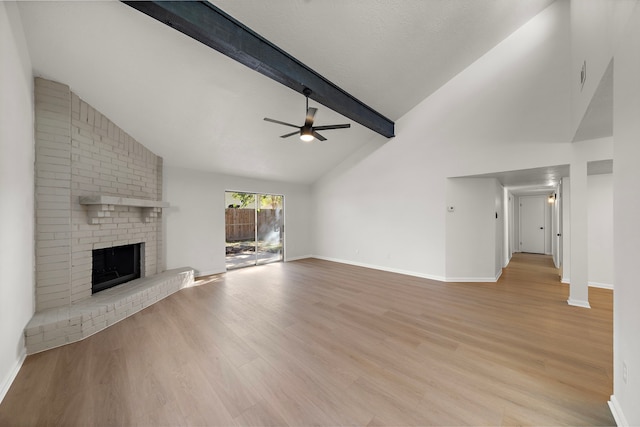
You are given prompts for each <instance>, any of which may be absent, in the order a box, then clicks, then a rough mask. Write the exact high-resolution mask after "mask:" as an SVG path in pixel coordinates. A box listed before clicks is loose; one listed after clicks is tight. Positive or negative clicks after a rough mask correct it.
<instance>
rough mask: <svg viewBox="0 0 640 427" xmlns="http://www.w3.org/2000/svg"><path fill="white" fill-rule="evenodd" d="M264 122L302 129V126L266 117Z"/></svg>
mask: <svg viewBox="0 0 640 427" xmlns="http://www.w3.org/2000/svg"><path fill="white" fill-rule="evenodd" d="M264 120H265V121H267V122H271V123H277V124H279V125H285V126H291V127H292V128H298V129H299V128H300V126H296V125H292V124H291V123H287V122H281V121H280V120H275V119H270V118H268V117H265V118H264Z"/></svg>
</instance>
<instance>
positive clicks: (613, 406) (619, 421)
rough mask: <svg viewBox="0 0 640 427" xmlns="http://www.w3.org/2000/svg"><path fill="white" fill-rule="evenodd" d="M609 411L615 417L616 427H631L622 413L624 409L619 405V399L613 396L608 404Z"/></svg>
mask: <svg viewBox="0 0 640 427" xmlns="http://www.w3.org/2000/svg"><path fill="white" fill-rule="evenodd" d="M608 404H609V410H610V411H611V415H613V419H614V420H616V425H617V426H618V427H627V426H629V422H628V421H627V418H626V417H625V416H624V413H623V412H622V408H621V407H620V403H618V399H616V397H615V396H614V395H613V394H612V395H611V397H610V400H609V402H608Z"/></svg>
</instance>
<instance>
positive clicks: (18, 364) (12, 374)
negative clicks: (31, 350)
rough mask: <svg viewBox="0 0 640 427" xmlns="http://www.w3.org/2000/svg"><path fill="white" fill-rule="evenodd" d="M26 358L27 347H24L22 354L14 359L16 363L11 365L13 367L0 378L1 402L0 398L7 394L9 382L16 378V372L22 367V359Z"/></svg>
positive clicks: (11, 382) (0, 401)
mask: <svg viewBox="0 0 640 427" xmlns="http://www.w3.org/2000/svg"><path fill="white" fill-rule="evenodd" d="M26 358H27V349H26V348H24V349H22V355H20V357H19V358H18V360H16V363H15V364H14V365H13V367H12V368H11V370H10V371H9V373H8V374H7V376H6V377H5V378H4V379H3V380H2V383H0V403H2V400H3V399H4V397H5V396H6V395H7V392H8V391H9V387H11V384H13V380H15V379H16V376H17V375H18V372H20V368H22V364H23V363H24V359H26Z"/></svg>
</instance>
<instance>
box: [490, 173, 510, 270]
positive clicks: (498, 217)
mask: <svg viewBox="0 0 640 427" xmlns="http://www.w3.org/2000/svg"><path fill="white" fill-rule="evenodd" d="M493 184H494V188H493V190H494V194H493V196H494V202H495V203H494V210H495V212H494V213H495V216H494V222H493V229H494V236H495V237H494V239H495V246H494V253H495V257H494V261H493V265H494V270H493V273H494V277H495V278H496V279H497V278H498V277H500V276H501V275H502V267H504V266H505V265H506V264H505V260H504V254H505V252H506V250H507V246H505V244H504V240H505V239H504V231H505V230H504V226H505V220H506V216H505V214H504V213H505V206H504V194H505V193H504V187H503V186H502V184H500V182H499V181H498V180H497V179H496V180H494V183H493Z"/></svg>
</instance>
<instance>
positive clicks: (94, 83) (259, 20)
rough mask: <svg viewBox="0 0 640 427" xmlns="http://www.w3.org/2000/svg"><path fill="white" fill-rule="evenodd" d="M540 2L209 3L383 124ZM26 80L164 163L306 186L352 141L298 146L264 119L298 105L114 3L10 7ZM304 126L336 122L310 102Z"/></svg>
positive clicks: (351, 134)
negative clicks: (68, 93) (121, 132)
mask: <svg viewBox="0 0 640 427" xmlns="http://www.w3.org/2000/svg"><path fill="white" fill-rule="evenodd" d="M552 2H553V0H527V1H524V0H521V1H515V0H428V1H425V0H347V1H345V0H341V1H337V0H332V1H328V0H325V1H317V0H305V1H301V0H275V1H269V2H265V1H257V0H251V1H249V0H242V1H238V0H235V1H231V0H220V1H218V0H216V1H213V3H214V4H216V5H217V6H218V7H220V8H221V9H223V10H225V11H226V12H227V13H229V14H230V15H232V16H233V17H235V18H236V19H238V20H239V21H240V22H242V23H244V24H245V25H247V26H249V27H250V28H252V29H253V30H255V31H256V32H258V33H259V34H261V35H262V36H263V37H265V38H267V39H268V40H270V41H271V42H273V43H274V44H276V45H278V46H279V47H281V48H282V49H284V50H285V51H287V52H288V53H290V54H291V55H293V56H294V57H296V58H297V59H299V60H300V61H302V62H303V63H305V64H306V65H308V66H310V67H311V68H313V69H314V70H315V71H317V72H319V73H320V74H322V75H324V76H325V77H326V78H328V79H329V80H331V81H332V82H334V83H335V84H337V85H338V86H340V87H341V88H342V89H344V90H346V91H347V92H349V93H351V94H352V95H354V96H355V97H357V98H359V99H360V100H361V101H363V102H365V103H366V104H369V105H370V106H371V107H373V108H374V109H376V110H378V111H379V112H380V113H382V114H383V115H385V116H387V117H389V118H391V119H393V120H396V119H398V118H399V117H401V116H402V115H403V114H404V113H406V112H407V111H409V110H410V109H411V108H412V107H413V106H415V105H416V104H417V103H418V102H420V101H421V100H422V99H424V98H425V97H427V96H428V95H429V94H431V93H433V92H434V91H435V90H437V89H438V88H439V87H440V86H441V85H442V84H444V83H445V82H447V81H448V80H450V79H451V78H452V77H454V76H455V75H456V74H458V73H459V72H461V71H462V70H463V69H464V68H465V67H467V66H468V65H470V64H471V63H472V62H473V61H475V60H476V59H478V58H479V57H481V56H482V55H483V54H484V53H486V52H487V51H488V50H489V49H491V48H492V47H493V46H495V45H496V44H498V43H499V42H500V41H501V40H503V39H504V38H505V37H507V36H508V35H509V34H510V33H512V32H513V31H514V30H516V29H517V28H518V27H519V26H521V25H522V24H524V23H525V22H526V21H527V20H529V19H530V18H532V17H533V16H534V15H535V14H537V13H538V12H539V11H541V10H542V9H543V8H544V7H546V6H547V5H549V4H550V3H552ZM19 9H20V12H21V16H22V21H23V27H24V31H25V35H26V38H27V43H28V46H29V52H30V55H31V60H32V63H33V67H34V73H35V75H37V76H42V77H45V78H49V79H52V80H56V81H59V82H61V83H65V84H68V85H69V86H70V87H71V89H72V90H73V91H74V92H75V93H77V94H78V95H79V96H80V97H81V98H83V99H84V100H86V101H87V102H89V103H90V104H91V105H93V106H94V107H95V108H97V109H98V110H100V111H101V112H102V113H104V114H105V115H107V116H108V117H109V118H110V119H112V120H113V121H114V122H115V123H117V124H118V125H119V126H121V127H122V128H123V129H125V130H126V131H127V132H128V133H130V134H131V135H132V136H133V137H134V138H136V139H138V140H139V141H140V142H141V143H143V144H144V145H145V146H147V147H148V148H149V149H150V150H152V151H154V152H155V153H157V154H159V155H160V156H162V157H164V159H165V164H166V165H169V166H179V167H188V168H194V169H199V170H206V171H213V172H219V173H227V174H233V175H241V176H248V177H255V178H262V179H274V180H282V181H291V182H303V183H311V182H314V181H315V180H317V179H318V178H319V177H320V176H322V175H323V174H324V173H326V172H327V171H328V170H330V169H332V168H333V167H335V166H337V165H338V164H339V163H340V162H341V161H342V160H343V159H345V158H346V157H348V156H349V154H351V153H353V152H354V151H356V150H358V149H359V148H360V147H362V146H363V145H364V144H373V145H380V144H383V143H384V142H385V141H386V139H385V138H383V137H381V136H379V135H377V134H375V133H374V132H372V131H370V130H368V129H366V128H363V127H362V126H360V125H358V124H356V123H353V122H351V123H352V128H351V129H348V130H333V131H327V132H326V134H325V136H326V137H327V138H328V141H326V142H323V143H320V142H317V141H315V142H313V143H312V144H303V143H301V142H300V141H299V140H298V139H297V138H295V137H291V138H289V139H286V140H282V139H280V138H279V135H282V134H284V133H287V132H288V131H289V128H286V127H283V126H279V125H276V124H272V123H267V122H264V121H263V120H262V119H263V117H265V116H268V117H272V118H275V119H279V120H282V121H286V122H293V123H298V122H302V121H303V120H304V114H305V111H304V98H303V97H302V96H301V95H300V94H297V93H295V92H294V91H292V90H290V89H288V88H285V87H283V86H281V85H279V84H277V83H275V82H273V81H271V80H269V79H268V78H266V77H264V76H262V75H260V74H258V73H256V72H254V71H252V70H250V69H248V68H246V67H244V66H242V65H240V64H238V63H236V62H234V61H232V60H230V59H229V58H227V57H225V56H223V55H222V54H219V53H218V52H215V51H213V50H211V49H210V48H207V47H205V46H203V45H201V44H199V43H198V42H196V41H194V40H192V39H190V38H188V37H186V36H184V35H182V34H180V33H178V32H177V31H175V30H173V29H171V28H169V27H167V26H165V25H163V24H161V23H159V22H157V21H155V20H153V19H151V18H149V17H147V16H145V15H143V14H141V13H140V12H138V11H136V10H134V9H132V8H130V7H128V6H126V5H124V4H122V3H119V2H56V1H46V2H19ZM311 106H316V107H319V111H318V114H317V116H316V124H318V125H324V124H332V123H347V122H350V121H349V120H347V119H345V118H344V117H342V116H340V115H339V114H337V113H335V112H333V111H331V110H329V109H327V108H325V107H323V106H319V105H314V104H313V103H311Z"/></svg>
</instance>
